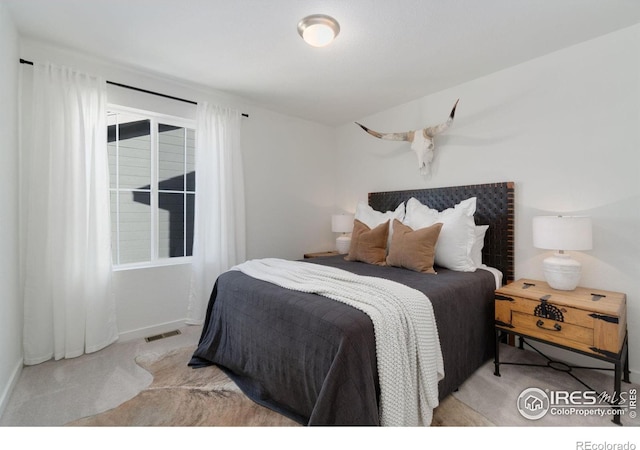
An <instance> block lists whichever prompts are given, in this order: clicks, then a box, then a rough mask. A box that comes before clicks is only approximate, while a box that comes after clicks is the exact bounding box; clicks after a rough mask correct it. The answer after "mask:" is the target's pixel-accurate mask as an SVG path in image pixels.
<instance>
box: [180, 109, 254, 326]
mask: <svg viewBox="0 0 640 450" xmlns="http://www.w3.org/2000/svg"><path fill="white" fill-rule="evenodd" d="M240 125H241V114H240V113H239V112H237V111H233V110H229V109H225V108H221V107H218V106H215V105H210V104H208V103H207V102H204V103H199V104H198V111H197V117H196V154H195V159H196V200H195V217H194V220H195V224H194V239H193V262H192V268H193V269H192V274H191V289H190V293H189V308H188V312H187V323H190V324H201V323H202V322H203V319H204V315H205V313H206V308H207V303H208V301H209V296H210V295H211V290H212V289H213V285H214V283H215V280H216V278H217V277H218V275H220V274H221V273H222V272H224V271H226V270H228V269H229V268H231V267H232V266H234V265H235V264H238V263H240V262H243V261H244V259H245V253H246V251H245V240H246V238H245V213H244V177H243V173H242V155H241V149H240Z"/></svg>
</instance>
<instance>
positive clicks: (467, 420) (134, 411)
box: [67, 347, 493, 427]
mask: <svg viewBox="0 0 640 450" xmlns="http://www.w3.org/2000/svg"><path fill="white" fill-rule="evenodd" d="M192 354H193V348H191V347H189V348H182V349H179V350H174V351H171V352H169V353H167V354H164V355H155V354H150V355H143V356H139V357H137V358H136V363H138V364H139V365H140V366H141V367H143V368H144V369H146V370H148V371H149V372H150V373H151V374H152V375H153V382H152V383H151V385H150V386H149V387H148V388H146V389H145V390H143V391H142V392H140V393H139V394H138V395H136V396H135V397H134V398H132V399H131V400H128V401H126V402H124V403H123V404H121V405H120V406H117V407H116V408H113V409H111V410H108V411H105V412H103V413H100V414H96V415H94V416H90V417H86V418H83V419H79V420H76V421H73V422H70V423H68V424H67V426H92V427H96V426H114V427H121V426H134V427H141V426H164V427H167V426H178V427H181V426H223V427H230V426H243V427H266V426H275V427H288V426H300V425H299V424H298V423H296V422H294V421H292V420H290V419H288V418H287V417H284V416H282V415H281V414H279V413H276V412H274V411H271V410H270V409H268V408H265V407H263V406H260V405H258V404H256V403H255V402H253V401H252V400H250V399H249V398H248V397H247V396H245V395H244V394H243V393H242V391H240V389H239V388H238V387H237V386H236V385H235V383H234V382H233V381H231V379H229V378H228V377H227V376H226V375H225V374H224V372H222V371H221V370H220V369H218V368H217V367H215V366H210V367H205V368H201V369H195V370H194V369H192V368H191V367H188V366H187V363H188V361H189V360H190V359H191V355H192ZM432 424H433V425H435V426H491V425H493V424H492V423H491V422H489V421H488V420H487V419H485V418H484V417H483V416H481V415H480V414H478V413H477V412H475V411H474V410H472V409H471V408H469V407H468V406H466V405H465V404H464V403H462V402H460V401H459V400H457V399H455V398H454V397H453V396H449V397H447V398H446V399H445V400H444V401H443V402H441V404H440V406H439V407H438V408H436V410H435V411H434V418H433V423H432Z"/></svg>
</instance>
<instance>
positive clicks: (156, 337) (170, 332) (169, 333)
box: [144, 330, 182, 342]
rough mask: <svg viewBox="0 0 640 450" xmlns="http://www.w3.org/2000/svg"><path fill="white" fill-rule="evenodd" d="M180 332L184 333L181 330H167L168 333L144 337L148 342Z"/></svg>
mask: <svg viewBox="0 0 640 450" xmlns="http://www.w3.org/2000/svg"><path fill="white" fill-rule="evenodd" d="M179 334H182V333H181V332H180V330H173V331H167V332H166V333H162V334H156V335H155V336H149V337H146V338H144V340H145V341H147V342H153V341H157V340H158V339H164V338H168V337H171V336H177V335H179Z"/></svg>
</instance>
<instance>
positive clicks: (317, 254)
mask: <svg viewBox="0 0 640 450" xmlns="http://www.w3.org/2000/svg"><path fill="white" fill-rule="evenodd" d="M339 254H340V253H338V251H337V250H330V251H327V252H315V253H305V254H304V258H305V259H309V258H320V257H322V256H336V255H339Z"/></svg>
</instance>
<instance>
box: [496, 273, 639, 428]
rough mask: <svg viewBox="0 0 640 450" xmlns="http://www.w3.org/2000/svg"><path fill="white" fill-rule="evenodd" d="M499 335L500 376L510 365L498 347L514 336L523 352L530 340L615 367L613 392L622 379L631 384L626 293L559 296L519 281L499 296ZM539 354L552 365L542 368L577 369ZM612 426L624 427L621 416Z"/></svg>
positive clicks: (592, 291)
mask: <svg viewBox="0 0 640 450" xmlns="http://www.w3.org/2000/svg"><path fill="white" fill-rule="evenodd" d="M495 330H496V336H495V339H496V344H495V345H496V349H495V359H494V364H495V372H494V375H496V376H500V365H501V364H511V363H509V362H502V361H500V342H501V341H502V339H503V338H504V337H506V336H507V335H513V336H518V337H519V339H520V344H519V345H520V348H523V345H524V344H527V345H529V346H531V345H530V344H529V343H527V342H526V341H527V340H534V341H538V342H542V343H545V344H548V345H552V346H555V347H559V348H563V349H565V350H569V351H572V352H576V353H580V354H582V355H586V356H590V357H592V358H596V359H598V360H600V361H605V362H607V363H611V364H613V365H614V369H613V370H614V372H615V374H614V392H615V393H620V388H621V380H622V377H623V376H624V381H625V382H627V383H628V382H629V346H628V341H627V297H626V295H625V294H623V293H620V292H610V291H602V290H598V289H588V288H582V287H578V288H576V289H575V290H573V291H559V290H555V289H552V288H551V287H549V285H548V284H547V283H545V282H544V281H538V280H527V279H522V280H518V281H515V282H513V283H510V284H508V285H506V286H503V287H502V288H500V289H498V290H497V291H496V293H495ZM532 348H533V347H532ZM536 351H537V350H536ZM538 353H540V354H541V355H542V356H544V357H545V358H547V360H548V361H549V363H548V364H546V365H544V366H543V367H550V368H552V369H556V370H560V371H564V372H571V369H572V368H577V367H574V366H570V365H568V364H565V363H563V362H560V361H553V360H552V359H551V358H548V357H546V355H544V354H542V353H541V352H539V351H538ZM580 368H583V369H596V368H595V367H582V366H581V367H580ZM597 369H602V368H597ZM571 376H573V374H571ZM574 378H576V377H575V376H574ZM576 379H577V378H576ZM578 381H580V380H578ZM580 383H582V381H580ZM582 384H583V385H584V386H585V387H588V388H589V386H587V385H585V384H584V383H582ZM589 389H591V388H589ZM591 390H593V389H591ZM613 406H614V407H615V403H614V404H613ZM613 421H614V423H617V424H620V416H619V415H615V416H614V419H613Z"/></svg>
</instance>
